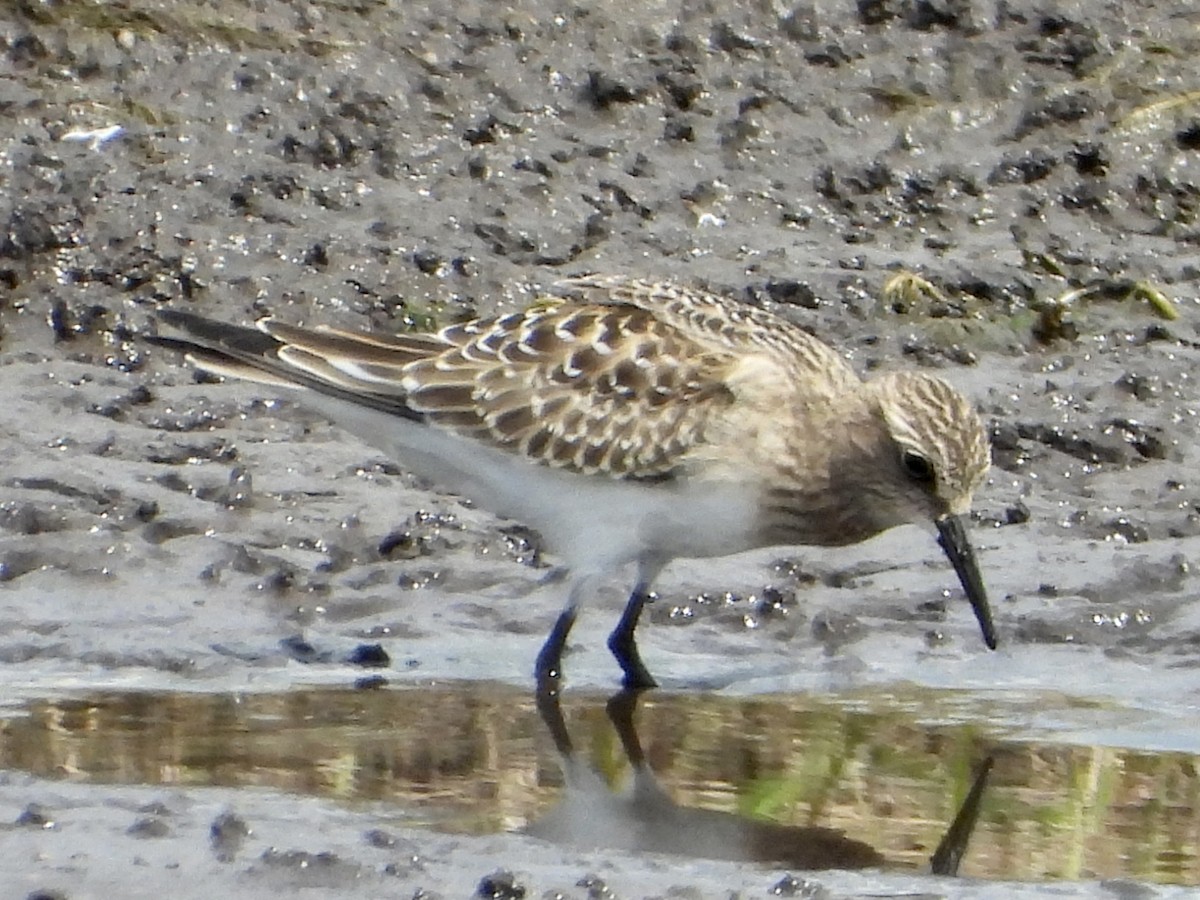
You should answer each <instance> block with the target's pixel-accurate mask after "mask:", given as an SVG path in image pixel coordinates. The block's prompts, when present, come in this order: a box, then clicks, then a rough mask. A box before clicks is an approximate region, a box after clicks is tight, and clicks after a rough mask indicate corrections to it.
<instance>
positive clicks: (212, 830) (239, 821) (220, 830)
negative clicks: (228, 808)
mask: <svg viewBox="0 0 1200 900" xmlns="http://www.w3.org/2000/svg"><path fill="white" fill-rule="evenodd" d="M251 834H252V832H251V830H250V825H249V823H248V822H246V820H245V819H243V818H242V817H241V816H239V815H238V814H237V813H234V812H223V813H221V814H220V815H219V816H217V817H216V818H215V819H213V821H212V824H211V825H210V826H209V827H208V840H209V846H210V847H211V849H212V854H213V856H214V857H216V859H217V861H218V862H225V863H227V862H232V861H233V860H234V859H236V858H237V855H238V853H240V852H241V849H242V846H243V845H244V844H245V843H246V839H247V838H248V837H249V836H250V835H251Z"/></svg>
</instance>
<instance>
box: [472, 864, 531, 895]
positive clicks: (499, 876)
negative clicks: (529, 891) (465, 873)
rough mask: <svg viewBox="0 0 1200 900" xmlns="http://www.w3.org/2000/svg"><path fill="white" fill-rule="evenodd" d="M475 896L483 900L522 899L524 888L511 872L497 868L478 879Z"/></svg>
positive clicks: (524, 892)
mask: <svg viewBox="0 0 1200 900" xmlns="http://www.w3.org/2000/svg"><path fill="white" fill-rule="evenodd" d="M475 896H476V897H480V898H484V900H524V897H525V896H526V888H525V885H523V884H521V883H520V882H519V881H517V877H516V876H515V875H514V874H513V873H512V872H510V871H508V870H507V869H497V870H496V871H495V872H492V873H491V874H490V875H485V876H483V878H481V879H480V881H479V887H478V888H476V889H475Z"/></svg>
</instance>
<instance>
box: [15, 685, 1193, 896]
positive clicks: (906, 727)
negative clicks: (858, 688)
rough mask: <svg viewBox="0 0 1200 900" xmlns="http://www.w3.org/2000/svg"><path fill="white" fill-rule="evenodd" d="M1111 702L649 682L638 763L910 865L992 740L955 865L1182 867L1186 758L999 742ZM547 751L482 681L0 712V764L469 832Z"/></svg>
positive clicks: (932, 839) (592, 753) (701, 800)
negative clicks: (1005, 726) (331, 801)
mask: <svg viewBox="0 0 1200 900" xmlns="http://www.w3.org/2000/svg"><path fill="white" fill-rule="evenodd" d="M605 699H606V698H604V697H596V696H591V697H589V696H571V695H568V697H567V699H566V702H565V705H564V710H563V713H564V718H565V724H566V727H567V730H568V732H569V733H570V737H571V742H572V745H573V747H574V753H575V759H576V762H577V763H578V764H580V765H590V766H591V767H593V768H594V769H595V770H596V771H597V772H598V773H599V774H600V776H601V780H602V781H603V782H604V783H607V784H608V785H610V786H612V788H613V789H614V790H621V791H629V790H630V789H631V787H632V782H631V779H630V777H629V776H630V765H629V762H628V760H627V759H626V758H625V756H624V753H623V750H622V745H621V742H620V741H619V740H618V739H617V736H616V733H615V730H614V728H613V726H612V723H611V722H610V721H609V719H608V716H607V715H606V711H605V706H604V702H605ZM1119 709H1120V707H1119V706H1117V705H1116V704H1113V703H1111V702H1107V701H1104V700H1103V699H1102V698H1093V699H1086V698H1085V699H1079V698H1070V697H1056V696H1054V695H1038V696H1036V697H1024V696H1015V695H1011V696H1008V695H1006V696H988V695H972V694H966V693H956V692H946V691H934V690H930V689H924V688H918V687H911V688H908V687H902V686H901V687H897V688H895V689H894V690H892V691H891V692H889V693H883V692H880V691H863V692H861V693H856V694H847V695H841V696H839V697H836V698H822V697H811V696H804V695H794V696H793V695H778V696H766V697H754V698H737V697H726V696H709V695H697V694H677V695H673V694H669V693H658V692H655V693H653V694H651V695H647V697H646V698H645V699H644V700H643V702H642V704H641V707H640V708H639V709H638V710H637V711H636V713H635V716H634V721H635V724H636V727H637V733H638V738H639V741H640V743H641V745H642V747H643V749H644V751H645V754H646V762H647V763H648V765H649V766H650V768H651V770H652V771H653V773H654V776H655V777H656V779H657V781H658V782H659V784H660V785H661V788H662V790H663V791H664V792H665V794H666V795H667V796H669V797H670V798H671V801H672V802H673V803H674V804H675V805H676V806H677V807H679V808H681V809H687V808H702V809H714V810H722V811H735V810H736V811H738V812H740V813H741V814H743V815H747V816H751V817H753V818H755V819H760V820H764V819H765V820H768V821H771V822H775V823H779V824H784V825H820V826H822V827H827V828H834V829H838V830H841V831H844V832H845V833H846V834H847V835H848V836H850V837H852V838H854V839H856V840H861V841H866V842H867V843H869V844H871V845H872V846H875V847H876V848H877V849H879V851H880V852H881V853H883V854H884V855H885V856H886V857H887V858H888V859H889V860H891V861H892V862H893V863H894V864H896V865H900V866H907V867H918V866H921V865H923V864H924V863H925V862H927V860H928V856H929V854H930V853H931V852H932V848H933V847H934V846H936V843H937V841H938V840H939V839H940V836H941V835H942V834H943V833H944V830H945V828H946V826H947V824H948V823H949V820H950V818H951V817H952V816H953V815H954V812H955V811H956V810H957V808H958V807H959V805H960V804H961V803H962V801H963V799H964V797H965V796H966V794H967V791H968V790H969V787H970V785H971V783H972V780H973V778H974V775H975V773H976V772H977V771H978V769H979V766H980V764H981V762H982V761H983V759H984V758H985V757H987V756H991V757H993V759H994V761H995V762H994V766H993V769H992V774H991V780H990V783H989V786H988V788H987V789H986V791H985V793H984V799H983V804H982V810H981V814H980V820H979V825H978V826H977V829H976V833H975V835H974V836H973V838H972V842H971V846H970V848H969V851H968V853H967V855H966V857H965V860H964V871H965V872H968V873H969V874H971V875H975V876H982V877H1005V878H1046V877H1058V878H1097V877H1100V878H1107V877H1130V878H1139V879H1145V880H1148V881H1155V882H1170V883H1195V882H1196V881H1198V880H1200V859H1198V858H1197V853H1196V847H1195V841H1194V835H1195V832H1196V829H1197V815H1198V814H1197V812H1196V809H1197V806H1198V802H1200V786H1198V778H1197V772H1198V771H1200V755H1197V754H1188V753H1154V752H1149V751H1132V750H1124V749H1120V748H1110V747H1088V746H1071V745H1064V744H1056V743H1053V742H1047V741H1042V742H1039V743H1033V742H1002V741H999V739H998V738H997V737H996V734H997V733H998V728H999V726H998V725H997V724H996V723H999V722H1003V721H1013V720H1020V719H1022V718H1024V717H1027V719H1028V720H1035V721H1045V720H1047V719H1050V720H1057V719H1059V718H1061V716H1060V715H1058V713H1061V714H1062V715H1063V716H1066V715H1070V714H1072V713H1092V714H1094V713H1102V712H1104V713H1112V712H1114V711H1119ZM1085 718H1089V719H1091V718H1092V716H1090V715H1089V716H1085ZM989 723H991V724H989ZM560 765H561V760H560V759H559V758H558V755H557V753H556V751H555V749H554V746H553V744H552V743H551V742H550V739H549V735H548V733H547V732H546V730H545V727H544V725H543V724H542V722H541V721H540V720H539V718H538V716H537V712H536V709H535V705H534V703H533V701H532V698H531V697H529V696H528V694H527V692H525V691H519V690H515V689H511V688H503V687H498V686H495V685H486V684H481V685H474V684H449V685H445V686H425V687H422V688H417V689H407V690H400V689H398V690H384V691H371V692H362V691H349V690H342V691H338V690H309V691H302V690H295V691H289V692H287V693H284V694H278V695H268V694H259V695H256V694H248V695H238V696H236V697H235V696H227V695H205V694H149V693H131V694H115V693H99V694H89V695H84V696H81V697H79V698H77V699H65V700H43V701H36V702H33V703H30V704H28V705H27V706H25V707H23V708H13V709H10V711H9V712H8V714H7V717H6V718H3V719H0V766H2V767H3V768H6V769H9V770H17V771H27V772H30V773H33V774H35V775H38V776H40V777H47V778H59V777H63V776H64V773H69V775H70V777H71V778H73V779H76V780H88V781H95V782H109V783H114V784H189V785H205V784H213V785H233V786H239V785H245V786H258V787H270V788H274V789H277V790H286V791H293V792H302V793H311V794H314V795H319V796H325V797H331V798H337V799H338V801H339V802H343V803H347V804H360V803H363V802H368V803H379V802H385V803H387V804H389V805H390V806H392V807H394V808H395V809H396V810H397V811H398V813H400V814H403V815H404V816H405V817H406V818H408V819H410V820H412V821H417V822H420V821H425V822H429V823H436V824H437V825H438V827H442V828H447V829H449V830H456V831H466V832H473V833H480V832H492V831H499V830H504V829H508V828H513V827H516V826H517V825H520V824H522V823H525V822H529V821H533V820H536V819H538V818H539V816H541V815H542V814H543V813H544V812H545V810H547V809H548V808H549V807H551V806H553V805H554V804H555V803H556V802H558V798H559V795H560V793H561V791H562V790H563V783H564V778H563V774H562V771H561V768H560Z"/></svg>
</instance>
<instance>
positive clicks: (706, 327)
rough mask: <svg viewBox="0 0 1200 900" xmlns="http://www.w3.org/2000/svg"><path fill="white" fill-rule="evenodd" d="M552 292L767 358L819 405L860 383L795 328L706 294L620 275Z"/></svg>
mask: <svg viewBox="0 0 1200 900" xmlns="http://www.w3.org/2000/svg"><path fill="white" fill-rule="evenodd" d="M555 290H556V291H558V292H559V293H561V294H562V295H563V296H566V297H570V298H572V299H575V300H576V301H578V302H585V303H593V304H602V305H610V304H615V305H628V306H635V307H637V308H639V309H644V310H647V311H649V312H651V313H652V314H653V315H654V316H655V317H656V318H657V319H658V320H659V321H660V322H662V323H663V324H665V325H668V326H670V327H671V328H673V329H675V330H676V331H677V332H678V333H679V334H680V335H681V336H683V337H686V338H689V339H691V340H693V341H695V342H696V343H697V344H699V345H701V346H704V347H708V348H710V349H715V350H716V349H724V350H727V351H732V352H737V353H753V354H756V355H763V354H765V355H768V356H770V357H771V359H772V361H773V362H774V364H775V365H776V366H777V367H778V368H779V369H780V370H782V371H786V372H788V373H789V375H790V380H792V381H793V382H794V383H796V384H812V385H814V386H816V385H821V386H823V387H824V389H825V390H826V391H827V392H828V396H826V397H822V398H808V399H810V400H815V401H817V402H820V401H821V400H824V399H829V398H830V397H832V396H833V395H835V394H838V393H841V392H842V391H846V390H854V389H855V388H857V387H858V386H859V385H860V384H861V383H862V382H861V379H860V378H859V377H858V374H857V373H856V372H855V371H854V369H853V367H852V366H851V365H850V364H849V363H848V362H846V360H845V359H844V358H843V357H842V356H841V355H840V354H839V353H838V352H837V351H836V350H834V349H833V348H832V347H830V346H829V345H828V344H825V343H823V342H822V341H820V340H818V339H817V338H815V337H813V336H812V335H811V334H809V333H808V332H807V331H805V330H804V329H803V328H801V327H800V326H799V325H796V324H795V323H793V322H789V321H788V320H787V319H784V318H782V317H780V316H777V315H773V314H772V313H770V312H767V311H766V310H762V309H757V308H755V307H753V306H749V305H747V304H745V303H739V302H737V301H736V300H732V299H730V298H727V297H722V296H719V295H717V294H713V293H711V292H709V291H703V290H698V289H695V288H687V287H683V286H681V285H677V284H672V283H667V282H651V281H640V280H635V279H629V278H625V277H623V276H619V275H618V276H613V275H585V276H580V277H577V278H567V279H564V280H562V281H560V282H558V283H557V284H556V285H555ZM814 376H815V377H814Z"/></svg>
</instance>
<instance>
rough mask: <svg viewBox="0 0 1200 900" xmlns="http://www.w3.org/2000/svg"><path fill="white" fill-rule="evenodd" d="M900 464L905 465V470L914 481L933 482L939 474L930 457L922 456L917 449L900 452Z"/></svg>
mask: <svg viewBox="0 0 1200 900" xmlns="http://www.w3.org/2000/svg"><path fill="white" fill-rule="evenodd" d="M900 464H901V465H902V466H904V471H905V472H907V473H908V477H909V478H911V479H912V480H913V481H920V482H922V483H924V484H931V483H932V482H933V480H934V478H935V477H936V475H937V473H936V472H934V471H933V463H931V462H930V461H929V457H927V456H922V455H921V454H920V453H917V452H916V451H915V450H905V451H904V452H903V453H902V454H900Z"/></svg>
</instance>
